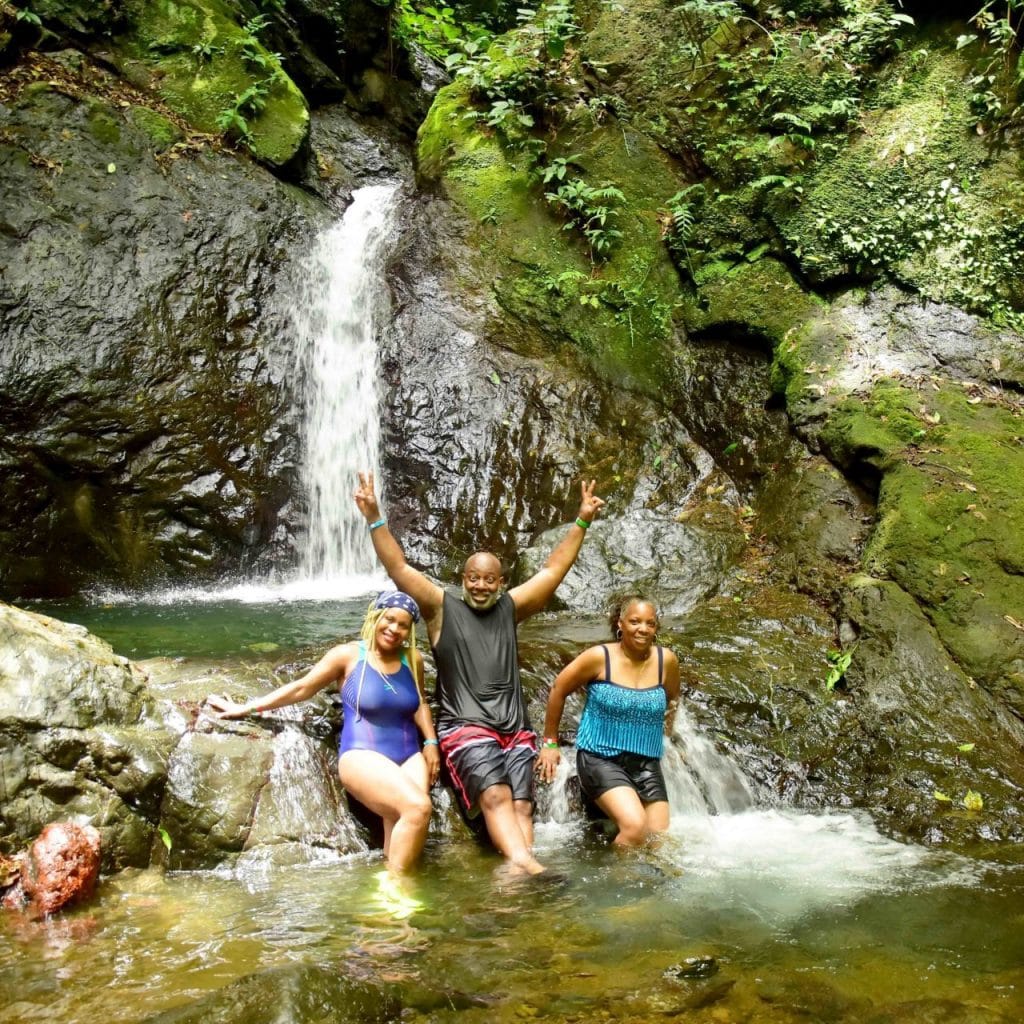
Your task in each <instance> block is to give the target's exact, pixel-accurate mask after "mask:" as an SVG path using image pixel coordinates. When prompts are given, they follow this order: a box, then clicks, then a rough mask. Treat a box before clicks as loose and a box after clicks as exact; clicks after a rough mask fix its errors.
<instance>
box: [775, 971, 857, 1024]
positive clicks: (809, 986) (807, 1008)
mask: <svg viewBox="0 0 1024 1024" xmlns="http://www.w3.org/2000/svg"><path fill="white" fill-rule="evenodd" d="M757 994H758V996H759V997H760V998H761V999H762V1000H763V1001H764V1002H766V1003H771V1004H772V1005H773V1006H775V1007H777V1008H778V1009H784V1010H788V1011H789V1012H791V1013H793V1014H795V1015H797V1016H798V1017H799V1018H801V1019H809V1020H814V1021H821V1022H822V1024H828V1022H830V1021H841V1020H845V1019H846V1015H847V1014H848V1013H849V1011H850V1010H851V1009H852V1008H854V1006H855V1005H856V1004H855V1003H854V1001H853V1000H852V999H849V998H848V997H846V996H844V995H843V994H842V993H841V992H840V991H839V990H838V989H837V988H836V987H835V986H834V985H830V984H828V983H827V982H824V981H818V980H816V979H813V978H799V979H781V980H777V981H763V982H759V983H758V985H757Z"/></svg>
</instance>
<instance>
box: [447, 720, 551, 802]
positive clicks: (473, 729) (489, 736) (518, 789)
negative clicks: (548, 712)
mask: <svg viewBox="0 0 1024 1024" xmlns="http://www.w3.org/2000/svg"><path fill="white" fill-rule="evenodd" d="M437 738H438V740H439V741H440V743H441V753H442V754H443V755H444V759H445V764H446V766H447V768H448V775H449V776H450V778H451V782H452V788H453V789H454V790H455V792H456V793H457V794H458V797H459V800H460V802H461V803H462V807H463V809H464V810H465V811H466V813H467V814H468V815H469V816H470V817H474V816H476V815H477V814H479V813H480V806H479V803H480V794H481V793H482V792H483V791H484V790H485V789H489V788H490V787H491V786H499V785H505V786H508V787H509V789H511V790H512V799H513V800H529V801H530V803H533V762H534V761H535V760H536V759H537V735H536V733H533V732H526V731H525V730H524V731H522V732H515V733H498V732H495V731H494V730H493V729H489V728H487V727H486V726H483V725H460V726H456V727H455V728H453V729H442V730H439V731H438V734H437Z"/></svg>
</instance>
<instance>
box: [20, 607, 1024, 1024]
mask: <svg viewBox="0 0 1024 1024" xmlns="http://www.w3.org/2000/svg"><path fill="white" fill-rule="evenodd" d="M364 608H365V597H364V596H352V597H351V598H349V599H347V600H344V601H339V602H336V603H334V604H332V605H325V604H321V603H315V602H303V601H298V602H284V601H275V602H272V603H269V604H253V603H247V602H244V601H240V600H237V599H234V600H228V601H220V602H211V601H185V600H182V599H181V597H180V595H179V598H178V599H177V600H176V601H173V600H167V601H163V602H160V601H156V602H151V603H149V604H144V603H135V604H116V603H111V602H109V601H106V602H104V603H100V604H96V605H93V606H89V607H86V606H84V605H83V606H78V607H77V608H75V609H69V608H68V607H67V606H64V607H63V608H61V609H52V608H51V609H50V610H51V611H54V612H56V613H59V614H60V615H61V617H62V618H67V619H72V620H75V621H81V622H83V623H84V624H86V625H88V626H89V628H90V629H93V630H94V631H96V632H97V633H99V634H100V635H102V636H105V637H106V638H107V639H109V640H110V641H111V642H112V643H113V644H114V646H115V649H117V650H118V651H119V652H120V653H124V654H127V655H131V656H134V657H142V656H150V655H161V656H171V657H175V656H184V657H189V656H193V655H194V656H203V657H205V658H209V657H211V656H212V657H214V658H216V657H219V656H223V657H225V659H228V658H230V657H234V656H236V655H237V653H238V652H239V651H244V649H245V648H246V646H247V645H250V644H264V645H265V644H274V645H280V647H281V649H282V650H286V649H287V648H288V647H290V646H295V647H299V646H305V645H317V644H321V643H328V642H333V641H335V640H336V639H337V638H339V637H343V636H347V635H351V633H352V630H353V629H354V627H355V625H356V624H357V623H358V621H359V620H360V618H361V616H362V611H363V609H364ZM74 612H77V613H78V614H74ZM673 756H675V755H673ZM693 756H694V757H698V756H700V752H699V751H698V750H694V752H693ZM709 756H710V755H709ZM668 769H669V776H670V783H671V788H672V794H673V804H674V806H675V807H676V808H680V807H682V808H683V811H682V812H679V811H678V810H677V812H676V813H675V814H674V818H673V827H672V831H671V833H670V835H669V836H668V837H667V838H666V840H665V842H664V843H663V845H662V846H661V848H660V849H659V850H657V851H653V852H652V851H648V852H645V853H643V854H635V853H634V854H627V855H621V854H618V853H617V852H616V851H614V850H612V849H611V848H609V847H608V845H607V843H606V840H605V838H604V837H603V836H602V835H601V833H600V830H599V829H598V828H597V827H596V826H593V825H586V824H584V823H583V822H582V821H581V820H579V819H578V818H577V817H576V816H575V815H574V814H573V813H572V812H570V811H568V810H567V805H566V803H565V802H564V800H563V799H562V795H563V794H562V793H561V790H560V788H559V787H558V786H556V788H555V792H553V793H552V792H546V793H545V794H544V798H543V800H542V802H541V808H542V813H541V816H542V819H543V820H541V821H540V822H539V824H538V829H537V847H538V851H539V856H540V857H541V859H542V860H543V861H545V862H546V863H547V864H549V865H550V867H551V868H553V869H554V870H555V871H557V872H560V873H562V874H563V875H564V880H563V881H562V882H561V883H559V884H552V883H543V882H542V883H522V882H519V883H517V882H510V881H509V880H508V879H507V878H505V877H504V876H503V874H502V872H501V870H500V869H499V865H498V862H497V861H496V860H495V858H494V857H493V856H491V855H489V854H487V853H485V852H483V851H481V850H480V849H479V848H478V847H477V846H476V844H475V843H474V842H473V841H472V840H471V839H469V838H468V837H467V835H465V834H463V833H459V834H456V835H452V836H447V835H442V834H437V835H434V836H433V837H432V839H431V842H430V844H429V847H428V851H427V855H426V858H425V862H424V865H423V868H422V871H421V872H420V874H419V876H418V877H417V879H416V881H415V889H414V891H415V895H416V896H417V897H418V898H419V899H420V900H421V902H422V904H423V909H422V910H420V911H418V912H415V913H413V914H412V916H411V917H409V918H408V919H406V920H400V919H396V917H395V916H394V911H393V908H392V907H391V906H390V905H389V904H388V903H387V902H386V901H384V900H382V899H381V896H380V891H379V884H378V881H377V879H376V877H375V876H376V874H377V872H378V871H379V870H380V861H379V856H378V855H377V854H372V853H368V854H360V855H356V856H354V857H350V858H347V859H337V858H334V859H327V860H326V861H324V862H321V863H317V864H315V865H307V866H304V867H288V868H282V867H272V866H269V865H266V864H261V863H260V862H259V861H258V860H255V861H249V862H248V863H247V865H246V867H245V868H244V869H242V870H240V871H239V872H237V873H233V872H231V871H229V870H224V871H221V872H214V873H177V874H175V873H170V874H163V873H161V872H160V871H158V870H155V869H154V870H150V871H145V872H138V871H129V872H125V873H122V874H121V875H118V876H116V877H112V878H109V879H106V880H104V881H103V883H102V885H101V888H100V891H99V893H98V896H97V897H96V899H95V900H94V901H92V902H91V903H90V904H89V905H88V906H85V907H82V908H79V909H77V910H75V911H73V912H70V913H67V914H64V915H61V916H59V917H58V918H56V919H54V920H52V921H49V922H46V923H37V922H30V921H26V920H23V919H21V918H19V917H16V916H12V915H8V916H6V917H4V918H0V1024H14V1022H19V1024H20V1022H23V1021H24V1022H27V1021H37V1020H38V1021H43V1020H46V1021H74V1022H80V1024H115V1022H129V1021H140V1020H149V1019H151V1018H152V1019H154V1020H159V1021H166V1022H169V1021H172V1020H173V1021H185V1020H187V1021H193V1020H195V1021H239V1022H243V1021H245V1022H249V1021H264V1020H266V1021H268V1022H271V1021H273V1022H281V1024H289V1022H306V1021H309V1022H314V1021H317V1022H327V1021H332V1022H338V1021H348V1020H381V1021H384V1020H396V1021H397V1020H403V1021H431V1020H434V1021H449V1020H455V1019H456V1018H458V1019H459V1020H466V1021H470V1022H474V1021H480V1022H486V1021H501V1022H505V1021H508V1022H514V1021H524V1020H531V1019H537V1020H549V1021H589V1020H623V1021H636V1022H640V1021H645V1022H646V1021H663V1020H679V1021H691V1020H692V1021H701V1022H705V1021H717V1022H722V1024H728V1022H733V1021H734V1022H772V1024H788V1022H797V1021H801V1022H807V1021H810V1022H814V1021H840V1022H842V1021H846V1022H861V1021H863V1022H866V1024H867V1022H872V1024H883V1022H897V1021H898V1022H906V1024H909V1022H917V1021H922V1022H925V1024H929V1022H941V1024H956V1022H962V1024H967V1022H972V1024H975V1022H997V1021H1006V1022H1009V1021H1018V1020H1022V1019H1024V988H1022V986H1024V973H1022V966H1024V884H1022V874H1021V869H1020V868H1019V867H1012V866H997V865H995V864H989V863H983V862H980V861H972V860H967V859H964V858H960V857H957V856H954V855H952V854H949V853H942V852H936V851H929V850H925V849H922V848H919V847H915V846H913V845H909V844H904V843H899V842H895V841H893V840H891V839H889V838H886V837H884V836H882V835H880V834H879V833H878V831H877V830H876V829H875V827H874V826H873V824H872V822H871V820H870V818H869V817H868V816H867V815H864V814H851V813H848V812H841V813H840V812H836V813H832V814H823V813H818V814H810V813H801V812H799V811H795V810H792V809H780V808H764V807H757V806H752V807H749V808H748V809H746V810H742V811H739V812H736V813H716V814H710V813H706V812H703V811H695V810H693V809H692V808H693V806H694V800H693V797H692V796H691V795H690V794H688V793H687V791H686V787H687V786H688V785H690V783H688V782H687V780H686V772H685V771H684V769H683V766H682V765H681V763H680V764H679V765H673V764H671V763H670V764H669V765H668ZM567 771H568V770H567V769H563V776H564V775H565V774H567ZM716 771H717V770H716ZM720 772H721V773H722V774H723V775H727V774H728V772H727V771H726V770H725V769H721V770H720ZM727 781H728V780H727ZM300 783H301V780H300ZM736 785H737V783H736V781H735V780H732V781H730V782H729V786H730V787H731V790H730V791H731V792H732V794H733V795H732V796H729V797H726V796H723V797H722V799H723V800H727V799H728V800H733V801H737V800H738V801H739V802H742V800H744V799H747V797H746V796H742V799H741V798H740V797H737V796H736V795H735V791H736ZM723 792H724V791H723ZM690 957H709V958H713V961H714V963H713V965H712V966H710V967H709V968H708V971H709V972H710V973H708V975H707V976H706V977H696V978H690V979H686V978H683V979H679V978H677V977H673V976H672V972H671V971H670V970H669V969H670V968H671V967H672V966H673V965H677V964H680V963H682V962H684V961H685V960H686V959H687V958H690ZM666 971H668V972H669V975H668V976H666ZM353 986H355V987H353Z"/></svg>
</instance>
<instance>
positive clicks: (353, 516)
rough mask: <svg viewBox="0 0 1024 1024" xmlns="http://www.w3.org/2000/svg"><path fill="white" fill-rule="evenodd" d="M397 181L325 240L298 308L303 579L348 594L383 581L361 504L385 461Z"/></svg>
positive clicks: (365, 197) (365, 193)
mask: <svg viewBox="0 0 1024 1024" xmlns="http://www.w3.org/2000/svg"><path fill="white" fill-rule="evenodd" d="M397 193H398V186H397V185H372V186H368V187H366V188H361V189H357V190H356V191H355V192H354V193H353V195H352V204H351V205H350V206H349V208H348V210H347V211H346V212H345V216H344V217H343V218H342V220H341V221H340V222H339V223H338V224H336V225H335V226H334V227H333V228H331V229H330V230H329V231H327V232H326V233H325V234H324V235H322V236H321V238H320V239H319V241H318V242H317V244H316V246H315V247H314V249H313V252H312V253H311V254H310V257H309V260H308V264H307V267H306V273H307V276H306V279H305V285H304V287H303V289H302V291H301V293H300V295H299V296H298V297H297V301H296V302H295V304H294V307H293V310H292V316H293V320H294V323H295V325H296V331H297V339H298V344H299V346H300V348H301V350H302V353H303V359H304V363H305V370H306V373H305V377H306V394H307V404H306V409H305V421H306V422H305V458H304V462H303V471H302V476H303V481H304V484H305V491H306V495H307V497H308V502H309V521H308V527H307V531H306V535H305V540H304V547H303V550H302V559H301V571H300V579H301V580H302V581H303V582H305V583H306V584H308V585H310V586H311V587H313V589H315V588H316V587H317V586H320V587H322V588H323V589H324V591H325V593H327V594H329V596H332V597H338V596H339V594H340V593H342V594H343V593H347V594H354V593H363V592H365V591H367V590H369V589H371V588H372V587H373V586H374V585H375V584H376V583H377V582H379V581H378V580H377V579H376V578H372V579H368V577H369V576H370V574H372V573H373V572H374V569H375V565H376V562H375V558H374V555H373V548H372V545H371V544H370V541H369V538H368V536H367V533H366V524H365V523H364V522H363V519H362V516H361V515H360V514H359V511H358V509H357V508H356V506H355V503H354V502H353V500H352V492H353V490H354V489H355V482H356V474H357V473H358V472H359V471H360V470H372V471H374V472H376V470H377V467H378V462H379V452H378V448H379V420H380V416H379V401H378V384H377V379H378V370H377V339H378V337H379V334H380V332H381V331H382V330H383V328H384V325H385V323H386V321H387V317H388V315H389V313H390V304H389V296H388V290H387V288H386V287H383V286H382V281H383V278H384V262H385V259H386V256H387V241H388V238H389V237H390V235H391V231H392V229H393V227H394V223H395V214H396V210H397V202H396V198H397Z"/></svg>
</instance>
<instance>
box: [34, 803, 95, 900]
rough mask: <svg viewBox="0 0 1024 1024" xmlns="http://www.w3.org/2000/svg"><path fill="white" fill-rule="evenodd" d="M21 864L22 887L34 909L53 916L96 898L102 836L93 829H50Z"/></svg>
mask: <svg viewBox="0 0 1024 1024" xmlns="http://www.w3.org/2000/svg"><path fill="white" fill-rule="evenodd" d="M22 864H23V867H22V873H21V884H22V887H23V889H24V892H25V896H26V897H27V899H28V900H29V902H30V904H31V906H32V909H33V910H37V911H38V912H39V913H41V914H52V913H54V912H55V911H57V910H60V909H61V908H62V907H66V906H70V905H71V904H74V903H80V902H82V901H83V900H86V899H88V898H89V897H90V896H91V895H92V894H93V891H94V890H95V888H96V882H97V880H98V879H99V874H100V834H99V832H98V831H97V830H96V829H94V828H93V827H92V826H91V825H76V824H74V823H71V822H56V823H53V824H50V825H47V826H46V828H44V829H43V831H42V833H41V834H40V835H39V837H38V838H37V839H36V840H35V842H33V843H32V845H31V846H30V847H29V848H28V851H27V852H26V854H25V855H24V858H23V861H22Z"/></svg>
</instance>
